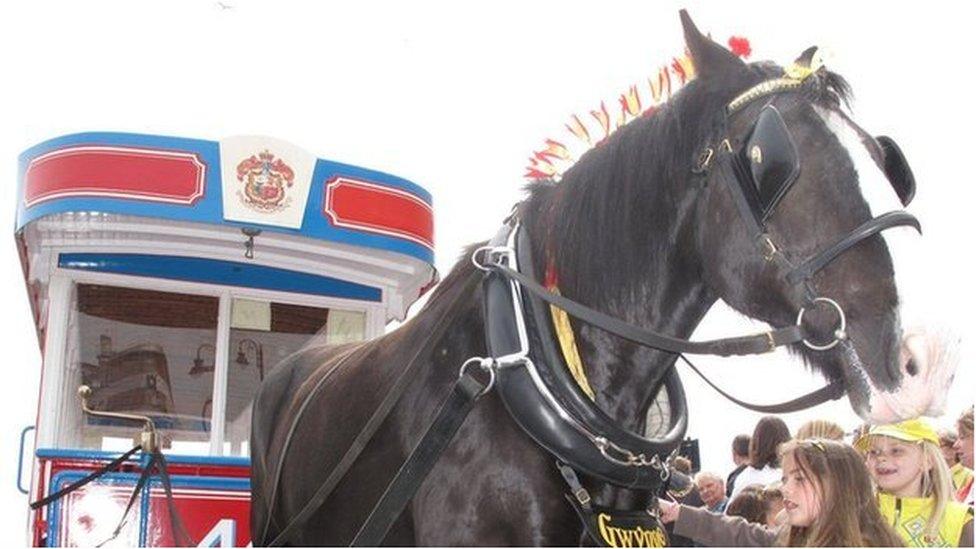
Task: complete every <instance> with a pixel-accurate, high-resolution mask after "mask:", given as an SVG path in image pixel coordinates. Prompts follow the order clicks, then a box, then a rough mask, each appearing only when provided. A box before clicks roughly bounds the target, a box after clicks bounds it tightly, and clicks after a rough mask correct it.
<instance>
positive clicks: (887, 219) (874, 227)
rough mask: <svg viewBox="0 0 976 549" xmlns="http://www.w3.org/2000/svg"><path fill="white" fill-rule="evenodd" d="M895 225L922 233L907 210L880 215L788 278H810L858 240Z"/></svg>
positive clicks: (794, 279)
mask: <svg viewBox="0 0 976 549" xmlns="http://www.w3.org/2000/svg"><path fill="white" fill-rule="evenodd" d="M893 227H913V228H914V229H915V230H916V231H918V233H919V234H922V226H921V224H919V222H918V219H916V218H915V216H914V215H912V214H910V213H908V212H906V211H902V210H898V211H894V212H888V213H886V214H883V215H879V216H878V217H875V218H872V219H869V220H867V221H865V222H864V223H862V224H861V225H860V226H858V227H857V228H856V229H854V230H853V231H851V232H849V233H847V234H846V235H844V236H843V237H841V238H840V239H838V240H837V241H835V242H834V243H833V244H831V245H830V246H829V247H828V248H827V249H825V250H824V251H822V252H820V253H819V254H817V255H815V256H813V257H812V258H810V259H808V260H807V261H805V262H803V264H801V265H800V266H798V267H796V268H794V269H793V270H792V271H790V272H789V274H787V275H786V280H787V281H789V282H790V283H791V284H796V283H798V282H802V281H804V280H809V279H810V277H812V276H813V275H815V274H817V272H818V271H820V270H821V269H823V268H824V267H826V266H827V265H828V264H829V263H830V262H831V261H833V260H834V259H836V258H837V256H839V255H840V254H842V253H844V252H846V251H847V250H848V249H850V248H852V247H853V246H854V245H856V244H857V243H858V242H861V241H862V240H865V239H867V238H869V237H871V236H874V235H876V234H878V233H880V232H881V231H884V230H886V229H891V228H893Z"/></svg>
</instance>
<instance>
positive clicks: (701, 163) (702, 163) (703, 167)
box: [695, 147, 715, 173]
mask: <svg viewBox="0 0 976 549" xmlns="http://www.w3.org/2000/svg"><path fill="white" fill-rule="evenodd" d="M713 156H715V149H713V148H711V147H706V148H705V150H703V151H702V152H701V154H700V155H698V167H697V168H695V173H705V172H706V171H708V165H709V164H711V163H712V157H713Z"/></svg>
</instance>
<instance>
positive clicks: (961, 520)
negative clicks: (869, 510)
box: [855, 419, 973, 547]
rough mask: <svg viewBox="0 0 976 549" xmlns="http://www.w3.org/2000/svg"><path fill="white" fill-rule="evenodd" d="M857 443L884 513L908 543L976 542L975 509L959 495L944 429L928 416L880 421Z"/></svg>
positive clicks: (953, 545)
mask: <svg viewBox="0 0 976 549" xmlns="http://www.w3.org/2000/svg"><path fill="white" fill-rule="evenodd" d="M855 447H857V449H858V450H860V451H862V452H863V453H864V454H865V458H866V462H867V467H868V471H869V472H870V474H871V477H872V478H873V479H874V482H875V484H876V485H877V487H878V505H879V506H880V508H881V513H882V514H883V515H884V516H885V517H886V519H887V520H888V523H889V524H891V525H893V526H894V528H895V531H896V532H898V535H899V536H901V538H902V539H903V540H904V541H905V543H907V544H908V546H909V547H933V546H937V547H959V546H969V547H972V545H973V521H972V518H973V512H972V509H971V508H970V507H969V506H967V505H963V504H961V503H958V502H956V501H955V497H954V496H955V491H954V490H953V488H952V481H951V478H952V477H951V474H950V473H949V467H948V466H947V465H946V462H945V459H944V457H943V456H942V450H941V449H940V447H939V435H938V434H937V433H936V432H935V430H934V429H933V428H932V426H931V425H929V424H928V422H926V421H925V420H923V419H912V420H908V421H903V422H901V423H895V424H891V425H876V426H874V427H872V428H871V430H870V431H868V433H867V434H866V435H864V436H862V437H861V438H860V439H858V440H857V441H856V442H855Z"/></svg>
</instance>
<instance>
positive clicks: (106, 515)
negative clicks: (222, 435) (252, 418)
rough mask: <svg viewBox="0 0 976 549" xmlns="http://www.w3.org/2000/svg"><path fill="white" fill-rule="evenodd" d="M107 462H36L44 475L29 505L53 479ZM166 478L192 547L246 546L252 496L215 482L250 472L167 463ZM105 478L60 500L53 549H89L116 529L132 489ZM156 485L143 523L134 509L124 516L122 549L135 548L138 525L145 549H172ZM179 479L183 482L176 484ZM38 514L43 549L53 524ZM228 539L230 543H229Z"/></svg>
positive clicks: (36, 539) (127, 469) (130, 467)
mask: <svg viewBox="0 0 976 549" xmlns="http://www.w3.org/2000/svg"><path fill="white" fill-rule="evenodd" d="M108 461H109V459H108V458H106V459H95V458H83V457H79V458H67V457H66V458H55V459H45V458H42V459H41V470H42V471H43V474H42V478H41V481H40V483H39V485H38V487H37V492H38V493H35V494H32V500H34V499H40V498H41V497H43V496H44V495H47V493H48V492H49V491H50V487H48V486H46V483H47V481H48V480H49V479H52V478H54V477H55V476H56V475H57V474H58V473H62V472H69V471H70V472H77V473H80V474H86V473H89V472H91V471H94V470H95V469H98V468H100V467H102V466H104V465H105V464H106V463H108ZM168 469H169V472H170V475H171V476H172V477H173V478H174V482H175V483H177V484H178V485H179V486H174V489H173V496H174V497H173V499H174V505H175V506H176V509H177V512H178V513H179V514H180V517H181V518H182V520H183V523H184V525H185V526H186V529H187V533H188V534H189V535H190V538H191V540H192V541H193V543H194V544H199V543H200V542H201V541H203V540H204V539H208V540H209V541H210V542H213V541H215V540H216V539H217V538H219V537H221V536H223V537H224V539H222V540H221V542H222V543H223V544H225V545H230V543H233V545H234V546H236V547H243V546H246V545H247V544H248V543H249V542H250V536H251V532H250V505H251V500H250V497H251V494H250V492H249V491H247V490H240V489H236V488H234V487H233V486H238V485H236V484H231V483H230V482H228V483H227V484H225V483H223V482H218V483H217V484H219V486H216V487H215V486H214V480H215V477H216V478H226V479H246V478H249V476H250V469H249V468H248V467H246V466H237V465H216V464H208V463H170V464H169V466H168ZM141 471H142V469H141V467H140V464H139V462H138V461H130V462H127V463H126V464H125V465H123V467H122V470H121V471H120V472H122V473H130V474H138V473H140V472H141ZM113 477H117V475H116V474H110V475H108V476H106V477H103V478H104V479H107V480H105V481H103V480H101V479H100V480H96V481H94V482H92V483H91V484H88V485H87V486H85V487H83V488H81V489H79V490H77V491H75V492H72V493H71V494H68V495H67V496H65V497H64V498H63V499H62V500H61V503H60V504H59V506H58V507H59V512H58V513H57V515H58V516H57V521H58V528H57V533H56V536H57V539H56V540H54V541H55V543H57V544H58V545H63V546H92V545H96V544H98V543H101V542H103V541H105V540H106V539H107V538H108V537H109V536H110V534H111V531H112V530H113V529H114V528H115V527H116V525H117V524H118V520H119V517H120V516H121V514H122V510H123V509H124V508H125V504H126V502H127V501H128V498H129V495H130V494H131V493H132V490H133V488H134V481H133V482H132V483H129V482H127V483H124V484H122V485H118V484H115V480H114V479H113ZM188 477H207V480H205V481H202V484H201V485H199V486H198V485H197V482H198V481H195V480H194V481H190V486H187V485H186V479H187V478H188ZM155 478H156V483H155V484H154V487H153V489H152V492H151V493H150V500H149V512H148V515H147V517H146V520H145V521H142V520H141V519H140V517H141V515H142V511H141V506H140V505H139V504H138V503H137V504H136V505H135V506H134V507H133V508H132V510H131V511H130V513H129V518H128V520H127V522H126V526H125V528H124V529H123V531H122V533H121V534H120V535H119V539H120V540H122V542H123V545H130V546H135V545H137V543H138V539H139V532H140V528H141V526H142V525H145V528H146V532H145V535H146V545H147V546H149V547H160V546H162V547H169V546H173V545H174V541H175V539H174V536H173V532H172V529H171V524H172V523H171V521H170V517H169V507H168V506H167V504H166V499H165V493H164V491H163V490H162V488H161V487H160V486H159V484H158V477H155ZM179 479H182V480H179ZM50 509H53V508H48V509H46V510H45V511H42V512H37V513H35V514H34V517H33V530H34V531H33V536H32V538H33V544H34V545H35V546H41V545H44V544H45V542H50V540H46V539H45V535H46V533H47V526H48V522H49V521H50V520H51V519H52V517H51V516H48V513H47V512H46V511H47V510H50ZM231 536H232V537H233V540H232V542H229V541H228V540H229V539H230V537H231Z"/></svg>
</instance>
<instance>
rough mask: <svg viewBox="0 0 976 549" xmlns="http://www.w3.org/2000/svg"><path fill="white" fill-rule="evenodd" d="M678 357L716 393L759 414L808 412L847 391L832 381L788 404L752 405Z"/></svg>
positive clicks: (683, 357)
mask: <svg viewBox="0 0 976 549" xmlns="http://www.w3.org/2000/svg"><path fill="white" fill-rule="evenodd" d="M678 356H679V357H680V358H681V360H683V361H684V362H685V364H687V365H688V366H689V367H690V368H691V369H692V370H693V371H694V372H695V373H696V374H698V377H700V378H702V379H703V380H705V383H707V384H708V385H709V386H710V387H711V388H712V389H715V391H716V392H717V393H718V394H720V395H722V396H724V397H725V398H727V399H729V400H730V401H732V402H734V403H735V404H738V405H739V406H742V407H743V408H746V409H747V410H752V411H753V412H759V413H762V414H787V413H790V412H797V411H799V410H806V409H807V408H813V407H814V406H817V405H819V404H823V403H824V402H827V401H830V400H837V399H839V398H841V397H842V396H844V391H845V389H844V384H843V383H842V382H840V381H832V382H830V383H828V384H827V385H825V386H823V387H821V388H819V389H817V390H816V391H813V392H811V393H807V394H805V395H803V396H801V397H797V398H794V399H793V400H789V401H787V402H780V403H779V404H750V403H748V402H745V401H742V400H739V399H737V398H735V397H734V396H732V395H730V394H728V393H726V392H725V391H723V390H722V389H720V388H719V387H718V385H715V384H714V383H712V381H711V380H710V379H708V378H707V377H705V374H703V373H702V372H701V370H699V369H698V368H697V367H696V366H695V365H694V364H692V363H691V361H690V360H688V359H687V358H685V356H684V355H678Z"/></svg>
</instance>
